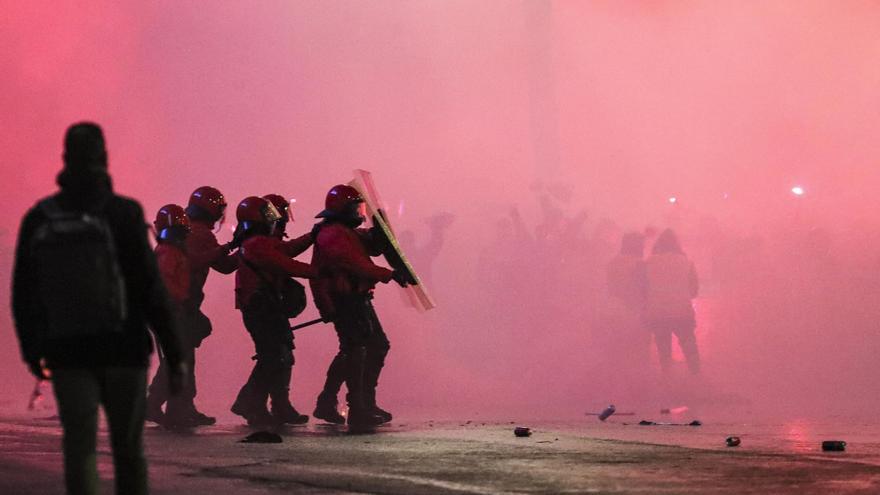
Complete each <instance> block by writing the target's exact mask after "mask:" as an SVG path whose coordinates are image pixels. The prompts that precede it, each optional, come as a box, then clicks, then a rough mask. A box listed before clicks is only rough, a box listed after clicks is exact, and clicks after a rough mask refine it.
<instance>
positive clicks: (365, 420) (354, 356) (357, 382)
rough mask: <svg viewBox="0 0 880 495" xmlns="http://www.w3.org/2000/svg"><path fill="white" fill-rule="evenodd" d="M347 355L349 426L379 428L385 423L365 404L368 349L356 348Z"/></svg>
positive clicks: (346, 380) (346, 382) (346, 378)
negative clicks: (365, 372)
mask: <svg viewBox="0 0 880 495" xmlns="http://www.w3.org/2000/svg"><path fill="white" fill-rule="evenodd" d="M347 354H348V356H347V358H346V360H345V361H346V366H345V368H346V377H345V385H346V387H348V425H349V426H359V427H363V426H379V425H381V424H382V423H383V421H382V418H381V417H380V416H378V415H376V414H375V413H374V412H373V410H372V409H371V408H368V407H367V405H366V403H365V402H364V390H365V386H364V367H365V365H366V357H367V349H366V348H365V347H355V348H354V349H352V350H351V351H350V352H348V353H347Z"/></svg>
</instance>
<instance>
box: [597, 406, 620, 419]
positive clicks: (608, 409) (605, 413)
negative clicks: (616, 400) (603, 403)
mask: <svg viewBox="0 0 880 495" xmlns="http://www.w3.org/2000/svg"><path fill="white" fill-rule="evenodd" d="M616 410H617V409H616V408H615V407H614V404H611V405H610V406H608V407H606V408H605V410H604V411H602V414H600V415H599V421H605V420H606V419H608V418H609V417H611V415H612V414H614V411H616Z"/></svg>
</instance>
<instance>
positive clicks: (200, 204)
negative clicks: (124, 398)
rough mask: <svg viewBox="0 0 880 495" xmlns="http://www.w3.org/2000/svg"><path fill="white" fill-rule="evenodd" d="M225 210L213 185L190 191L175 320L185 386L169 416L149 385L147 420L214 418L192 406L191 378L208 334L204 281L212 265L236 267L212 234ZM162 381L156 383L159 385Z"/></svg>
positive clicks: (226, 270) (182, 422)
mask: <svg viewBox="0 0 880 495" xmlns="http://www.w3.org/2000/svg"><path fill="white" fill-rule="evenodd" d="M225 214H226V199H225V198H224V197H223V194H222V193H221V192H220V191H219V190H217V188H214V187H211V186H202V187H199V188H197V189H196V190H195V191H193V193H192V194H191V195H190V197H189V200H188V202H187V206H186V215H187V217H189V220H190V232H189V234H187V236H186V242H185V246H184V247H185V251H186V257H187V261H188V264H189V270H190V271H189V279H190V283H189V295H188V296H187V298H186V300H185V301H182V303H181V305H180V312H179V321H180V326H181V341H182V344H183V346H184V354H185V355H187V356H189V357H190V359H192V361H191V364H190V367H189V372H190V376H189V379H188V382H189V383H190V384H191V385H190V386H188V387H187V388H186V389H185V390H184V391H183V393H182V394H181V397H180V398H179V405H180V407H174V408H172V411H170V412H171V413H173V414H171V415H170V416H169V415H168V414H167V413H168V412H169V411H166V414H163V413H162V409H161V405H162V400H163V398H164V397H163V395H164V394H162V393H161V392H159V390H160V389H159V388H151V394H150V400H148V402H147V420H148V421H154V422H156V423H163V424H168V425H172V426H179V427H190V426H202V425H212V424H214V423H216V422H217V419H216V418H214V417H213V416H208V415H206V414H204V413H202V412H201V411H199V410H198V409H197V408H196V405H195V398H196V394H197V392H198V390H197V389H196V380H195V355H196V349H197V348H198V347H200V346H201V345H202V342H203V341H204V340H205V339H206V338H207V337H208V336H209V335H211V332H212V331H213V325H212V324H211V320H210V319H208V317H207V316H206V315H205V314H204V313H203V312H202V309H201V308H202V303H203V302H204V300H205V282H207V280H208V274H209V272H210V271H211V270H212V269H213V270H214V271H217V272H219V273H223V274H230V273H232V272H234V271H235V269H236V268H238V260H237V258H236V257H235V256H234V255H231V254H230V251H231V250H232V248H233V243H232V242H229V243H226V244H222V245H221V244H220V243H219V242H217V236H216V235H215V234H214V228H215V225H218V224H219V225H222V224H223V220H224V218H225ZM161 384H162V382H159V383H156V385H158V386H161Z"/></svg>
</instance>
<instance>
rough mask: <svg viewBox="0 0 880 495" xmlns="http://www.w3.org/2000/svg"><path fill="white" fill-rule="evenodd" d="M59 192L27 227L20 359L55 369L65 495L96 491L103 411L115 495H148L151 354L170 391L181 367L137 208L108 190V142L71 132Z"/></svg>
mask: <svg viewBox="0 0 880 495" xmlns="http://www.w3.org/2000/svg"><path fill="white" fill-rule="evenodd" d="M58 185H59V186H61V192H60V193H58V194H55V195H53V196H50V197H49V198H46V199H44V200H42V201H40V202H39V203H38V204H37V206H35V207H34V208H32V209H31V210H30V211H28V213H27V215H26V216H25V218H24V221H23V222H22V226H21V231H20V232H19V237H18V246H17V248H16V255H15V273H14V278H13V286H12V309H13V314H14V317H15V329H16V331H17V332H18V337H19V340H20V341H21V351H22V354H23V356H24V359H25V361H26V362H27V364H28V367H29V368H30V370H31V372H32V373H33V374H34V375H35V376H36V377H37V378H38V379H47V378H49V375H48V374H47V373H46V372H45V370H44V369H43V363H45V366H46V367H47V368H48V370H49V371H50V372H51V379H52V383H53V388H54V390H55V397H56V399H57V403H58V414H59V416H60V418H61V426H62V428H63V430H64V437H63V440H62V445H63V450H64V479H65V484H66V487H67V492H68V493H71V494H94V493H97V492H98V488H99V486H98V485H99V483H98V470H97V454H96V447H97V435H98V408H99V407H100V406H103V407H104V412H105V413H106V418H107V422H108V424H109V427H110V443H111V445H112V447H113V466H114V470H115V475H116V476H115V482H116V493H118V494H125V495H142V494H146V493H147V492H148V487H147V463H146V459H145V458H144V452H143V428H144V398H145V395H146V394H145V392H146V387H147V366H148V365H149V356H150V352H151V351H152V346H151V341H150V336H149V333H148V332H147V325H148V324H149V326H150V327H151V328H152V329H153V331H154V332H155V334H156V336H157V338H158V341H159V343H160V344H161V346H162V350H163V352H164V354H165V360H166V362H167V366H168V370H169V372H170V373H169V375H170V377H171V380H170V387H171V391H172V392H177V391H179V390H180V388H181V381H182V380H184V379H185V376H186V374H185V371H184V369H185V368H186V363H185V362H184V361H183V360H182V359H181V352H180V344H179V342H178V335H177V328H176V326H175V324H174V318H173V316H172V313H171V309H170V308H169V305H168V295H167V294H166V291H165V287H164V285H163V284H162V279H161V278H160V275H159V270H158V268H157V266H156V258H155V256H154V255H153V251H152V249H151V248H150V243H149V240H148V239H147V229H146V222H145V220H144V214H143V210H142V208H141V205H140V204H138V202H136V201H134V200H132V199H129V198H125V197H122V196H118V195H116V194H115V193H114V192H113V188H112V186H111V181H110V176H109V175H108V174H107V151H106V149H105V147H104V134H103V132H102V131H101V128H100V127H98V126H97V125H95V124H92V123H88V122H83V123H79V124H75V125H73V126H71V127H70V128H69V129H68V130H67V134H66V136H65V139H64V170H62V171H61V174H59V175H58Z"/></svg>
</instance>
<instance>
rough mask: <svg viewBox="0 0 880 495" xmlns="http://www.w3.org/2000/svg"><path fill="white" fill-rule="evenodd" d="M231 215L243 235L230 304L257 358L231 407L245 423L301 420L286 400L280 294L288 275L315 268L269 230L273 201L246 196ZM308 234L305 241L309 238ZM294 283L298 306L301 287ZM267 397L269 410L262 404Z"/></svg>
mask: <svg viewBox="0 0 880 495" xmlns="http://www.w3.org/2000/svg"><path fill="white" fill-rule="evenodd" d="M235 216H236V218H237V219H238V228H237V230H238V232H239V234H238V235H239V236H240V237H241V239H242V243H241V248H240V249H239V251H238V256H239V261H240V264H239V268H238V273H236V274H235V307H236V308H238V309H240V310H241V315H242V319H243V320H244V325H245V328H246V329H247V331H248V333H249V334H250V336H251V339H253V341H254V349H255V350H256V357H255V360H256V363H255V364H254V367H253V370H252V371H251V374H250V376H249V377H248V380H247V382H246V383H245V384H244V386H243V387H242V388H241V390H240V391H239V393H238V396H237V397H236V399H235V403H234V404H233V405H232V409H231V410H232V412H233V413H235V414H237V415H239V416H241V417H243V418H245V420H247V422H248V424H250V425H266V424H273V423H277V424H285V423H288V424H302V423H306V422H308V420H309V417H308V416H306V415H305V414H300V413H299V411H297V410H296V409H295V408H294V407H293V405H292V404H291V403H290V378H291V373H292V371H293V364H294V358H293V349H294V346H293V332H291V331H290V322H289V321H288V318H290V317H292V316H294V315H292V314H288V313H287V308H285V307H284V304H283V300H284V297H283V296H282V294H283V291H284V288H285V284H286V283H288V279H289V278H290V277H302V278H314V277H315V276H317V271H316V270H315V269H314V268H312V267H311V266H310V265H308V264H306V263H302V262H299V261H296V260H294V259H293V258H292V256H293V252H295V251H296V250H297V249H299V247H297V246H295V245H291V244H289V243H287V242H285V241H282V240H281V238H280V237H278V236H276V235H274V229H275V228H277V227H278V221H279V220H281V219H282V214H281V212H279V211H278V209H277V208H275V206H274V205H273V203H272V202H270V201H268V200H266V199H264V198H258V197H256V196H250V197H247V198H245V199H243V200H242V201H241V203H239V204H238V208H236V211H235ZM310 237H311V236H309V237H306V238H305V239H304V240H305V241H306V242H308V243H311V239H310ZM300 247H301V246H300ZM306 247H308V245H306ZM302 249H303V250H304V249H305V248H302ZM299 252H302V250H299ZM297 254H298V253H297ZM299 287H300V288H301V289H302V292H301V295H302V307H301V308H300V311H301V310H302V308H304V307H305V289H304V288H303V287H302V286H299ZM269 399H271V401H272V412H271V414H270V412H269V411H268V410H267V408H266V403H267V401H268V400H269Z"/></svg>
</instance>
